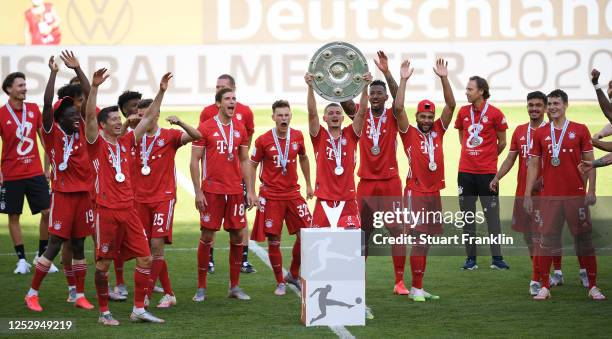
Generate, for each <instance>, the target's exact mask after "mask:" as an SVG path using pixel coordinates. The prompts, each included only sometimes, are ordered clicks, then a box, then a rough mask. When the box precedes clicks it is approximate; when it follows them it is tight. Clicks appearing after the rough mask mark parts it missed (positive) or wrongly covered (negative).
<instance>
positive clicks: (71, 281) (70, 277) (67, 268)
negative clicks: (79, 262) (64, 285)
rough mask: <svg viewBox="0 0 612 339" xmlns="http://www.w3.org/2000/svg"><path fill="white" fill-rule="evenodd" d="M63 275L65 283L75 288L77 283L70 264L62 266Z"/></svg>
mask: <svg viewBox="0 0 612 339" xmlns="http://www.w3.org/2000/svg"><path fill="white" fill-rule="evenodd" d="M64 275H65V276H66V282H68V286H76V284H77V282H76V278H75V275H74V268H73V267H72V264H65V265H64Z"/></svg>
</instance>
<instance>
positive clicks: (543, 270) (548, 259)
mask: <svg viewBox="0 0 612 339" xmlns="http://www.w3.org/2000/svg"><path fill="white" fill-rule="evenodd" d="M539 258H540V265H539V266H540V281H541V283H542V287H546V288H548V289H550V265H551V264H552V262H553V260H554V258H555V256H550V255H542V256H539Z"/></svg>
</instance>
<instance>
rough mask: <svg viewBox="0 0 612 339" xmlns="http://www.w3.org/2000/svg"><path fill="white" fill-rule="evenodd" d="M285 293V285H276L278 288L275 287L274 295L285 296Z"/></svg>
mask: <svg viewBox="0 0 612 339" xmlns="http://www.w3.org/2000/svg"><path fill="white" fill-rule="evenodd" d="M286 293H287V286H286V285H285V283H280V284H278V286H277V287H276V290H274V294H276V295H285V294H286Z"/></svg>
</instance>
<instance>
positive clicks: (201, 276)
mask: <svg viewBox="0 0 612 339" xmlns="http://www.w3.org/2000/svg"><path fill="white" fill-rule="evenodd" d="M211 245H212V242H204V240H202V239H200V244H199V245H198V288H206V274H207V273H208V262H209V261H210V246H211Z"/></svg>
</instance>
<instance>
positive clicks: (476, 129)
mask: <svg viewBox="0 0 612 339" xmlns="http://www.w3.org/2000/svg"><path fill="white" fill-rule="evenodd" d="M488 109H489V103H488V102H485V106H484V108H483V109H482V111H481V112H480V118H479V119H478V123H477V124H476V123H474V105H472V106H470V119H471V120H470V121H471V123H472V126H474V127H473V128H472V137H473V138H478V134H479V133H480V128H481V127H482V123H481V122H482V118H483V117H484V116H485V114H487V110H488Z"/></svg>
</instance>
